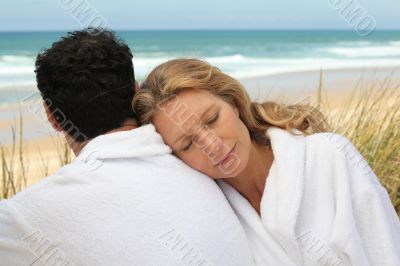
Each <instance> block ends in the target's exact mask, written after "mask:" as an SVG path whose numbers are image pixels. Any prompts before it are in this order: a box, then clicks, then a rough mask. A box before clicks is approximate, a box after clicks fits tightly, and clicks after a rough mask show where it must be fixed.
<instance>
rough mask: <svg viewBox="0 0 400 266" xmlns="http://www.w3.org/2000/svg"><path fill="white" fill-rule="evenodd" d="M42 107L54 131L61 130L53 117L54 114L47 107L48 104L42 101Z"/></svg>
mask: <svg viewBox="0 0 400 266" xmlns="http://www.w3.org/2000/svg"><path fill="white" fill-rule="evenodd" d="M43 107H44V110H45V111H46V116H47V120H49V122H50V124H51V126H52V127H53V128H54V129H55V130H56V131H59V132H61V131H62V128H61V126H60V125H59V124H58V122H57V120H56V118H55V117H54V114H53V113H52V112H51V111H50V108H49V106H48V105H47V103H46V102H43Z"/></svg>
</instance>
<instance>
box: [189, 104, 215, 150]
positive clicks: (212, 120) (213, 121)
mask: <svg viewBox="0 0 400 266" xmlns="http://www.w3.org/2000/svg"><path fill="white" fill-rule="evenodd" d="M218 117H219V112H218V113H217V114H216V115H215V116H214V117H213V118H212V119H211V120H210V121H208V123H207V125H211V124H213V123H215V122H217V120H218ZM192 143H193V141H192V140H190V142H189V144H188V145H187V146H186V147H184V148H183V151H187V150H188V149H189V148H190V146H192Z"/></svg>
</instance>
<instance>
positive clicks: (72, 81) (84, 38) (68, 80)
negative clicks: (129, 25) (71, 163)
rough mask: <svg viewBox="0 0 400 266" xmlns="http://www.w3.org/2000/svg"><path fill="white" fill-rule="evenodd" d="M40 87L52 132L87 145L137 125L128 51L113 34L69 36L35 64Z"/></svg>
mask: <svg viewBox="0 0 400 266" xmlns="http://www.w3.org/2000/svg"><path fill="white" fill-rule="evenodd" d="M35 66H36V70H35V72H36V80H37V86H38V88H39V90H40V92H41V95H42V97H43V99H44V101H45V108H46V112H47V115H48V118H49V120H50V122H51V123H52V125H53V127H55V128H56V129H58V130H60V131H64V132H65V133H67V134H68V135H69V136H70V137H71V138H72V139H73V140H74V141H76V142H84V141H85V140H88V139H92V138H94V137H96V136H98V135H101V134H104V133H106V132H108V131H111V130H113V129H116V128H119V127H121V126H122V124H123V123H124V122H125V121H127V120H128V119H130V120H132V119H134V114H133V111H132V108H131V101H132V98H133V96H134V88H135V75H134V71H133V65H132V53H131V51H130V49H129V47H128V46H127V45H126V44H125V43H124V42H123V41H121V40H120V39H118V38H117V37H116V36H115V34H114V33H113V32H111V31H106V30H103V29H86V30H82V31H75V32H71V33H68V34H67V36H66V37H63V38H62V39H61V40H60V41H57V42H55V43H53V45H52V46H51V48H49V49H47V50H45V51H43V52H41V53H40V54H39V55H38V56H37V58H36V64H35Z"/></svg>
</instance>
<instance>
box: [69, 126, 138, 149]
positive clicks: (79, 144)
mask: <svg viewBox="0 0 400 266" xmlns="http://www.w3.org/2000/svg"><path fill="white" fill-rule="evenodd" d="M137 127H138V126H137V123H136V121H135V120H134V119H128V120H126V121H125V122H124V123H123V124H122V126H121V127H119V128H114V129H112V130H110V131H107V132H106V133H104V134H103V135H105V134H110V133H115V132H118V131H127V130H131V129H135V128H137ZM65 139H66V140H67V143H68V146H69V147H70V148H71V150H72V151H73V153H74V154H75V156H78V155H79V153H80V152H81V151H82V149H83V147H85V146H86V144H88V143H89V141H91V139H89V140H86V141H84V142H78V141H76V140H74V139H73V138H71V136H69V135H68V134H65Z"/></svg>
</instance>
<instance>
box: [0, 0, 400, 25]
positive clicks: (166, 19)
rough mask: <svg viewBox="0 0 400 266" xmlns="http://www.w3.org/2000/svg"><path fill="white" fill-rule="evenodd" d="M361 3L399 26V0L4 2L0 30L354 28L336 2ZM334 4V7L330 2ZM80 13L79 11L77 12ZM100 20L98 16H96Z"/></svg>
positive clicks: (379, 21) (373, 14)
mask: <svg viewBox="0 0 400 266" xmlns="http://www.w3.org/2000/svg"><path fill="white" fill-rule="evenodd" d="M345 2H346V3H350V2H351V3H350V8H355V7H361V8H363V9H364V10H365V11H366V12H367V13H366V14H367V15H369V16H371V17H373V18H374V19H375V21H376V28H377V29H400V16H399V14H398V13H399V12H400V1H399V0H382V1H376V0H302V1H298V0H279V1H275V0H274V1H272V0H246V1H234V0H196V1H189V0H186V1H184V0H168V1H165V0H164V1H154V0H143V1H137V0H133V1H132V0H131V1H128V0H115V1H109V0H97V1H96V0H24V1H22V0H1V1H0V31H14V30H18V31H24V30H72V29H78V28H82V27H83V26H85V23H86V22H88V21H89V19H90V18H89V15H88V19H87V20H86V21H80V19H79V18H77V14H78V13H79V9H78V8H77V9H76V11H75V13H74V12H72V11H71V10H70V11H68V10H67V9H68V8H70V9H72V7H73V4H74V3H75V4H81V10H86V9H85V8H89V7H93V9H92V10H91V11H90V12H89V13H88V14H90V16H92V18H94V17H95V16H99V17H100V18H101V20H102V22H101V23H106V26H107V27H109V28H112V29H117V30H118V29H349V30H350V29H352V28H351V26H350V25H349V24H348V23H347V22H346V21H345V20H344V19H343V18H342V17H341V15H340V14H339V12H338V11H336V10H335V9H334V8H333V7H332V4H333V5H335V4H336V6H337V7H339V5H340V4H341V3H343V4H344V3H345ZM330 4H331V5H330ZM77 12H78V13H77ZM97 21H98V22H99V24H100V19H98V20H97Z"/></svg>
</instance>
